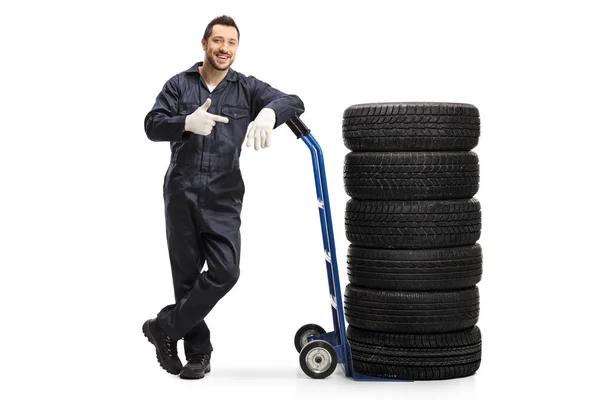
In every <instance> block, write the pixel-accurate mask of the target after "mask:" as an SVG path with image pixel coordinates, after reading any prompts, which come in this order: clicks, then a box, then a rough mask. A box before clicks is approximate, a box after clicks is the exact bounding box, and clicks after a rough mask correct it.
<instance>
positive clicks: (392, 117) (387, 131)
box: [342, 103, 480, 151]
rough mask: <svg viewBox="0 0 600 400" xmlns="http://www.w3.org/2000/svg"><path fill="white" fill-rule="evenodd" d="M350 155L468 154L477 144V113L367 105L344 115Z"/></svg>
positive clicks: (454, 106) (467, 108) (432, 106)
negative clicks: (435, 152) (384, 153)
mask: <svg viewBox="0 0 600 400" xmlns="http://www.w3.org/2000/svg"><path fill="white" fill-rule="evenodd" d="M342 129H343V138H344V144H345V145H346V147H347V148H348V149H350V150H353V151H428V150H434V151H451V150H458V151H468V150H471V149H472V148H474V147H475V146H477V143H478V141H479V132H480V121H479V111H478V110H477V108H476V107H475V106H473V105H471V104H460V103H370V104H357V105H353V106H350V107H348V108H347V109H346V110H345V111H344V120H343V125H342Z"/></svg>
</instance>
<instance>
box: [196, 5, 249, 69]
mask: <svg viewBox="0 0 600 400" xmlns="http://www.w3.org/2000/svg"><path fill="white" fill-rule="evenodd" d="M239 39H240V31H239V30H238V27H237V25H236V24H235V21H234V20H233V19H232V18H231V17H228V16H226V15H222V16H220V17H217V18H215V19H213V20H212V21H210V23H209V24H208V26H207V27H206V30H205V31H204V37H203V38H202V49H204V53H205V55H204V62H205V63H206V62H208V63H209V64H210V65H211V66H212V67H213V68H214V69H217V70H219V71H225V70H227V69H228V68H229V67H230V66H231V64H232V63H233V60H235V53H236V52H237V47H238V42H239Z"/></svg>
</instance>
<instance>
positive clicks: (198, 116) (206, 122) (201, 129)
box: [184, 98, 229, 136]
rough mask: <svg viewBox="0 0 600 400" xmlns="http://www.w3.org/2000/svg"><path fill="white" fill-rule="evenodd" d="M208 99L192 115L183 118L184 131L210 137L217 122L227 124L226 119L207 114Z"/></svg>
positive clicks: (227, 120)
mask: <svg viewBox="0 0 600 400" xmlns="http://www.w3.org/2000/svg"><path fill="white" fill-rule="evenodd" d="M210 103H211V101H210V98H208V99H206V102H205V103H204V104H202V105H201V106H200V107H198V108H197V109H196V111H194V112H193V113H191V114H190V115H188V116H187V117H185V128H184V129H185V130H186V131H189V132H192V133H195V134H196V135H204V136H206V135H210V131H211V130H212V127H213V126H215V124H216V123H217V122H222V123H224V124H226V123H228V122H229V119H228V118H227V117H221V116H220V115H215V114H211V113H209V112H207V111H206V110H208V109H209V108H210Z"/></svg>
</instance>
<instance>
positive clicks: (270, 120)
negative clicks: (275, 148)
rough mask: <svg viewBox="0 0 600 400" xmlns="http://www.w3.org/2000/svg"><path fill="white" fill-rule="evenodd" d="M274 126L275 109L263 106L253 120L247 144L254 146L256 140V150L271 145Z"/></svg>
mask: <svg viewBox="0 0 600 400" xmlns="http://www.w3.org/2000/svg"><path fill="white" fill-rule="evenodd" d="M274 126H275V111H273V110H272V109H271V108H263V109H262V110H261V111H260V112H259V113H258V115H257V116H256V119H255V120H254V122H252V128H251V129H250V132H249V133H248V140H247V141H246V146H247V147H250V146H252V142H254V150H259V149H260V148H265V147H269V146H271V134H272V133H273V127H274Z"/></svg>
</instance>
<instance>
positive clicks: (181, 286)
mask: <svg viewBox="0 0 600 400" xmlns="http://www.w3.org/2000/svg"><path fill="white" fill-rule="evenodd" d="M201 65H202V62H197V63H196V64H194V65H193V66H192V67H191V68H190V69H188V70H187V71H183V72H181V73H179V74H177V75H175V76H173V77H172V78H171V79H169V80H168V81H167V83H166V84H165V85H164V87H163V89H162V91H161V92H160V94H159V95H158V96H157V98H156V103H155V104H154V107H152V110H151V111H150V112H149V113H148V114H147V115H146V118H145V120H144V126H145V130H146V135H147V136H148V139H150V140H152V141H155V142H163V141H168V142H171V162H170V164H169V167H168V169H167V172H166V174H165V178H164V185H163V195H164V201H165V219H166V230H167V244H168V248H169V259H170V262H171V271H172V276H173V287H174V290H175V301H176V303H175V304H172V305H169V306H166V307H165V308H163V309H162V310H161V311H160V312H159V313H158V317H157V319H158V322H159V324H160V326H161V328H162V329H163V330H164V331H165V333H166V334H167V335H169V336H170V337H171V338H172V339H180V338H184V348H185V353H186V359H187V360H189V359H190V358H192V357H194V356H195V355H198V354H206V353H211V352H212V350H213V347H212V344H211V342H210V331H209V329H208V327H207V325H206V323H205V322H204V318H205V317H206V315H207V314H208V313H209V312H210V311H211V310H212V308H213V307H214V306H215V304H216V303H217V302H218V301H219V300H220V299H221V298H222V297H223V296H224V295H225V294H227V292H229V290H231V288H232V287H233V286H234V284H235V283H236V281H237V280H238V277H239V273H240V269H239V263H240V246H241V239H240V223H241V221H240V212H241V210H242V200H243V197H244V191H245V188H244V181H243V179H242V174H241V172H240V168H239V156H240V153H241V149H242V145H243V143H244V141H245V136H246V131H247V128H248V124H249V123H250V122H251V121H253V120H254V119H255V118H256V116H257V115H258V113H259V112H260V110H262V109H263V107H268V108H271V109H273V110H274V111H275V115H276V123H275V127H278V126H279V125H281V124H283V123H285V122H286V121H287V120H289V119H290V118H292V117H293V116H294V115H301V114H302V113H303V112H304V104H303V103H302V100H300V98H299V97H298V96H295V95H287V94H285V93H282V92H280V91H279V90H277V89H274V88H272V87H271V86H269V85H268V84H266V83H265V82H262V81H260V80H258V79H256V78H254V77H253V76H245V75H243V74H241V73H239V72H236V71H234V70H233V69H231V68H229V71H228V72H227V76H226V77H225V79H223V80H222V81H221V82H220V83H219V85H218V86H217V87H216V88H215V89H214V90H213V91H212V93H211V92H209V90H208V88H207V86H206V83H205V82H204V79H203V78H202V76H201V75H200V73H199V71H198V67H199V66H201ZM208 97H210V98H211V100H212V104H211V107H210V109H209V110H208V112H210V113H211V114H217V115H222V116H225V117H227V118H229V123H227V124H223V123H217V124H216V125H215V126H214V127H213V128H212V132H211V134H210V135H208V136H201V135H196V134H193V133H191V132H186V131H184V126H185V116H186V115H188V114H191V113H192V112H194V111H195V110H196V109H197V108H198V107H199V106H200V105H202V104H204V102H205V101H206V99H207V98H208ZM205 261H206V262H207V263H208V270H206V271H204V272H202V273H201V272H200V271H201V270H202V268H203V265H204V262H205Z"/></svg>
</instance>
